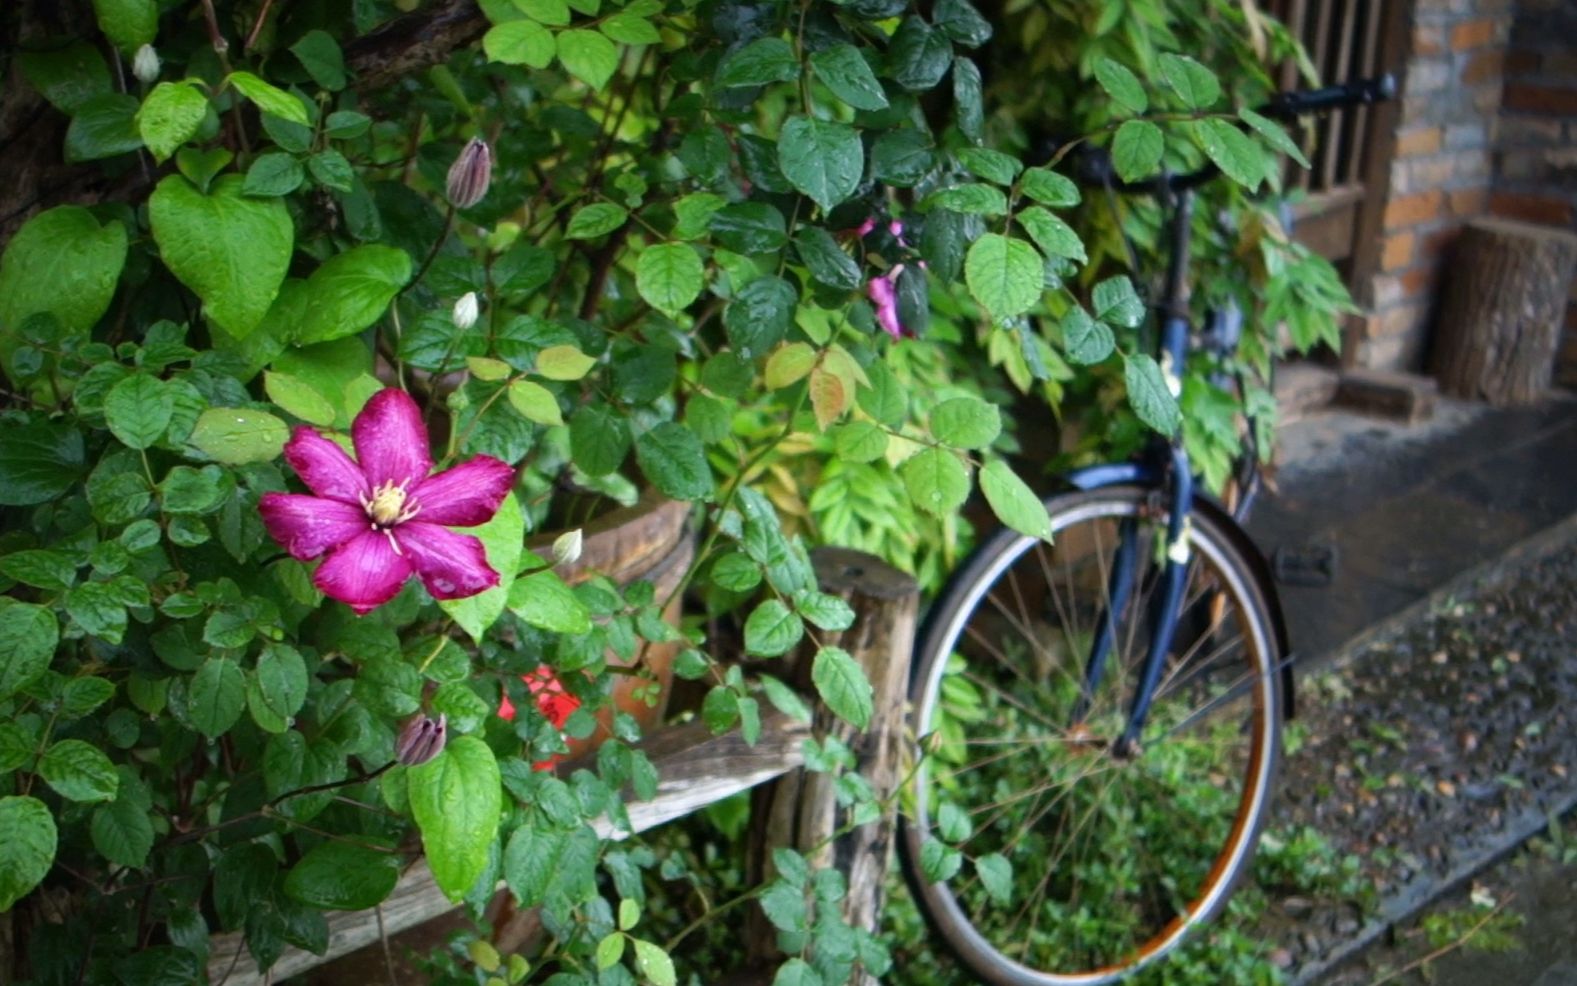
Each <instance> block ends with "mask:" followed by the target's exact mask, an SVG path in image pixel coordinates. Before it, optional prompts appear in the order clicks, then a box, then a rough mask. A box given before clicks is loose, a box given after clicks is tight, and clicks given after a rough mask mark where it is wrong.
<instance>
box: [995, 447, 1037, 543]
mask: <svg viewBox="0 0 1577 986" xmlns="http://www.w3.org/2000/svg"><path fill="white" fill-rule="evenodd" d="M980 492H982V493H984V494H985V495H986V502H987V503H988V504H990V505H991V511H992V513H994V514H996V515H997V519H998V520H1001V521H1002V523H1004V524H1006V525H1008V526H1009V527H1011V528H1013V529H1014V530H1015V531H1018V532H1019V533H1020V534H1027V535H1029V536H1030V537H1032V538H1043V539H1045V540H1047V541H1049V540H1051V518H1050V516H1048V515H1047V513H1046V505H1045V504H1044V503H1042V502H1041V500H1040V497H1038V496H1036V495H1035V491H1034V490H1031V489H1030V488H1029V485H1028V484H1027V483H1025V482H1024V480H1022V479H1020V478H1019V477H1018V474H1017V473H1015V472H1014V471H1013V469H1012V467H1011V466H1009V465H1008V464H1007V463H1006V462H1003V461H1002V460H1001V459H993V460H992V461H990V462H988V463H986V465H985V467H984V468H982V469H981V470H980Z"/></svg>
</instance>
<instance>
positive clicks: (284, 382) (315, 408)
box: [263, 370, 338, 428]
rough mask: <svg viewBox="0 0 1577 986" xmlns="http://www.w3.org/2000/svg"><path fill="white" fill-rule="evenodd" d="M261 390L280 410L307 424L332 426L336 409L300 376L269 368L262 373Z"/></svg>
mask: <svg viewBox="0 0 1577 986" xmlns="http://www.w3.org/2000/svg"><path fill="white" fill-rule="evenodd" d="M263 391H264V393H266V394H268V399H269V400H271V401H273V402H274V403H275V404H277V405H278V406H279V408H280V410H282V411H285V412H286V413H288V414H293V415H295V416H296V417H298V418H300V419H301V420H302V421H305V422H307V423H308V424H313V425H318V426H320V427H323V428H332V427H333V426H334V419H335V417H336V415H337V413H338V412H337V411H336V409H335V407H334V405H333V403H331V402H330V401H329V399H328V398H327V397H324V396H323V395H322V394H320V393H318V392H317V390H316V389H315V388H314V387H312V386H311V385H310V384H308V383H307V382H306V381H305V380H302V379H301V378H300V377H293V376H291V375H290V374H288V373H278V372H276V371H274V370H269V371H268V372H267V373H264V374H263Z"/></svg>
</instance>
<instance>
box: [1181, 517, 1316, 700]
mask: <svg viewBox="0 0 1577 986" xmlns="http://www.w3.org/2000/svg"><path fill="white" fill-rule="evenodd" d="M1194 509H1195V510H1197V511H1199V512H1200V513H1202V514H1204V515H1205V516H1207V517H1209V518H1210V519H1211V520H1212V521H1214V522H1215V526H1216V529H1217V530H1219V531H1221V532H1222V533H1223V534H1225V535H1226V536H1227V537H1228V538H1230V539H1231V540H1232V546H1233V547H1235V548H1237V549H1238V551H1239V552H1240V553H1241V554H1242V556H1243V558H1244V560H1245V561H1247V562H1248V566H1249V570H1250V572H1251V573H1252V574H1253V576H1254V583H1255V586H1256V587H1257V588H1258V589H1259V595H1260V598H1261V599H1263V600H1264V601H1265V608H1266V609H1267V610H1268V611H1269V612H1270V622H1271V625H1272V626H1273V627H1274V628H1275V630H1276V646H1277V649H1278V650H1280V651H1281V655H1282V657H1281V660H1282V668H1281V691H1282V698H1283V699H1284V700H1285V708H1286V715H1285V718H1287V719H1291V718H1293V716H1295V715H1296V714H1297V702H1296V701H1295V699H1294V694H1293V677H1292V665H1293V663H1294V661H1293V658H1292V647H1291V645H1290V643H1289V642H1288V639H1287V618H1286V617H1285V616H1284V615H1282V612H1281V597H1280V596H1279V595H1277V593H1276V580H1275V578H1274V577H1273V576H1272V575H1271V571H1270V562H1268V561H1266V560H1265V555H1264V553H1263V552H1261V551H1260V550H1259V545H1257V544H1255V543H1254V539H1253V538H1251V537H1249V535H1248V532H1247V531H1245V530H1244V529H1243V527H1242V525H1241V524H1239V523H1238V522H1237V521H1236V520H1234V519H1233V518H1232V512H1231V511H1230V510H1228V509H1227V508H1226V507H1225V506H1223V505H1222V503H1221V501H1219V500H1217V499H1216V498H1215V497H1213V496H1209V495H1206V494H1204V493H1200V492H1196V493H1195V494H1194Z"/></svg>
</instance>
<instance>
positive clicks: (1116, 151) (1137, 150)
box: [1112, 120, 1166, 181]
mask: <svg viewBox="0 0 1577 986" xmlns="http://www.w3.org/2000/svg"><path fill="white" fill-rule="evenodd" d="M1165 152H1166V138H1165V137H1164V136H1162V134H1161V128H1160V127H1158V126H1156V125H1155V124H1153V123H1151V122H1150V121H1148V120H1129V121H1128V122H1127V123H1124V124H1123V125H1122V126H1120V127H1118V128H1117V136H1116V137H1114V138H1113V139H1112V166H1113V167H1115V168H1116V169H1117V177H1119V178H1121V179H1122V180H1123V181H1142V180H1143V179H1145V178H1148V177H1150V176H1151V175H1153V174H1155V173H1156V171H1158V170H1159V169H1160V167H1161V155H1162V154H1164V153H1165Z"/></svg>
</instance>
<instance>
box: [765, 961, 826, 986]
mask: <svg viewBox="0 0 1577 986" xmlns="http://www.w3.org/2000/svg"><path fill="white" fill-rule="evenodd" d="M772 986H823V980H822V978H821V973H819V972H817V971H816V968H815V967H814V966H812V965H811V964H810V963H808V962H806V961H805V960H804V959H789V960H788V961H787V962H785V963H783V964H782V965H780V966H778V971H777V974H776V975H774V976H773V977H772Z"/></svg>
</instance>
